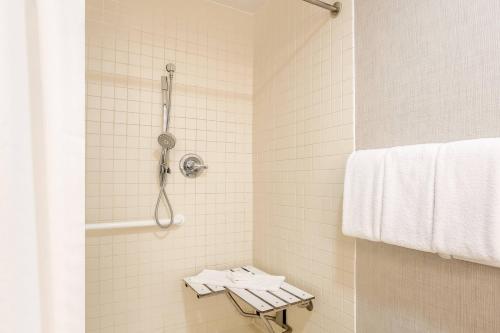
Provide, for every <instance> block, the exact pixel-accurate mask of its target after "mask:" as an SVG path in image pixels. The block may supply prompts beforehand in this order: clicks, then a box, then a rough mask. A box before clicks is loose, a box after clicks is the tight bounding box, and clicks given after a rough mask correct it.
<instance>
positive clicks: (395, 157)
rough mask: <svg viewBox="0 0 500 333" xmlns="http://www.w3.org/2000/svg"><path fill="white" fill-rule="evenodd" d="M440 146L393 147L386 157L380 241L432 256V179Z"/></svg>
mask: <svg viewBox="0 0 500 333" xmlns="http://www.w3.org/2000/svg"><path fill="white" fill-rule="evenodd" d="M441 146H442V145H441V144H424V145H413V146H404V147H394V148H391V149H389V150H388V152H387V154H386V156H385V167H384V168H385V172H384V190H383V195H382V198H383V199H382V221H381V229H380V235H381V236H380V239H381V241H382V242H384V243H388V244H393V245H398V246H403V247H407V248H410V249H415V250H420V251H427V252H432V228H433V222H434V178H435V171H436V157H437V153H438V150H439V147H441Z"/></svg>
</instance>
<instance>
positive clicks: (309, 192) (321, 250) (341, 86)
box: [253, 0, 355, 333]
mask: <svg viewBox="0 0 500 333" xmlns="http://www.w3.org/2000/svg"><path fill="white" fill-rule="evenodd" d="M342 3H343V9H342V12H341V14H340V15H339V16H338V17H337V18H332V17H331V16H330V13H329V12H328V11H326V10H324V9H321V8H318V7H315V6H312V5H311V4H307V3H305V2H302V1H285V0H276V1H269V2H268V3H267V5H266V6H265V7H263V8H262V9H261V10H260V11H259V12H258V13H257V15H256V18H255V49H254V54H255V57H254V58H255V59H254V72H255V81H254V121H253V138H254V139H253V140H254V141H253V164H254V170H253V173H254V218H255V220H254V262H255V264H256V265H258V266H260V267H262V268H263V269H265V270H267V271H270V272H273V273H277V274H283V275H286V276H287V279H289V280H290V281H292V283H294V284H297V285H298V286H300V287H301V288H304V289H305V290H309V291H310V292H311V293H313V294H315V295H317V299H316V301H315V309H314V311H312V312H307V311H304V310H303V309H298V310H294V311H292V312H291V314H290V315H289V320H290V322H291V325H292V326H293V327H294V331H297V332H311V333H322V332H324V333H327V332H333V331H335V332H346V333H347V332H349V333H352V332H354V331H355V290H354V289H355V286H354V266H355V265H354V253H355V249H354V240H353V239H350V238H347V237H344V236H343V235H342V233H341V227H340V226H341V205H342V193H343V175H344V168H345V162H346V159H347V157H348V155H349V154H350V153H351V152H352V150H353V140H354V139H353V112H354V111H353V107H354V106H353V29H352V25H353V14H352V2H351V1H342Z"/></svg>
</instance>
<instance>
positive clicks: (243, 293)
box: [184, 266, 314, 333]
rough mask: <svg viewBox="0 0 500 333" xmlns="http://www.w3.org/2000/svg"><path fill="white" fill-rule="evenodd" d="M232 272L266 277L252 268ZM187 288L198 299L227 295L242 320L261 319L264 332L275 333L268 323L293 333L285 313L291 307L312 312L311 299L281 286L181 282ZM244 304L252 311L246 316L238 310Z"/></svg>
mask: <svg viewBox="0 0 500 333" xmlns="http://www.w3.org/2000/svg"><path fill="white" fill-rule="evenodd" d="M231 271H233V272H238V271H240V272H248V273H250V274H257V275H258V274H267V273H265V272H263V271H261V270H259V269H257V268H255V267H253V266H243V267H238V268H234V269H231ZM184 283H185V285H186V287H190V288H191V289H192V290H193V291H194V292H195V293H196V296H197V297H198V298H203V297H209V296H215V295H219V294H226V295H227V297H228V298H229V300H230V301H231V303H232V304H233V305H234V306H235V308H236V310H238V312H239V313H240V314H241V315H242V316H244V317H250V318H260V319H262V321H263V323H264V325H265V327H266V329H267V331H268V332H269V333H275V331H274V329H273V327H272V325H271V321H272V322H275V323H276V324H277V325H278V326H280V327H282V328H283V329H284V330H285V331H283V333H285V332H292V328H291V327H290V326H288V324H287V321H286V310H287V309H288V308H290V307H292V306H298V307H303V308H306V309H307V310H309V311H312V309H313V303H312V301H313V299H314V296H313V295H311V294H309V293H307V292H305V291H303V290H300V289H299V288H297V287H294V286H292V285H291V284H288V283H286V282H284V283H283V284H282V285H281V289H280V290H278V291H263V290H251V289H239V288H225V287H219V286H212V285H204V284H198V283H192V282H191V278H190V277H187V278H185V279H184ZM238 301H240V302H243V303H244V304H245V305H246V307H248V308H251V309H252V310H253V311H252V312H246V311H245V310H243V308H242V307H241V305H240V303H239V302H238Z"/></svg>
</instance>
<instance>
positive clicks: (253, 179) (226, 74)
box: [86, 0, 354, 333]
mask: <svg viewBox="0 0 500 333" xmlns="http://www.w3.org/2000/svg"><path fill="white" fill-rule="evenodd" d="M284 4H285V1H265V0H263V1H259V0H255V1H231V2H227V1H223V0H221V1H207V0H182V1H181V0H166V1H161V2H158V1H154V0H146V1H137V0H119V1H114V0H113V1H112V0H87V17H86V30H87V37H86V38H87V43H86V49H87V52H86V57H87V58H86V61H87V70H86V82H87V106H86V107H87V110H86V112H87V128H86V131H87V133H86V135H87V153H86V161H87V163H86V164H87V167H86V187H87V190H86V220H87V221H86V229H87V233H86V257H87V258H86V260H87V266H86V309H87V311H86V313H87V314H86V317H87V318H86V322H87V325H86V331H87V333H108V332H145V333H146V332H148V333H150V332H158V333H159V332H168V333H176V332H210V333H212V332H221V333H222V332H226V333H229V332H239V333H248V332H258V331H259V330H260V329H261V328H262V327H260V325H259V324H258V323H254V322H253V320H252V318H246V317H242V316H239V315H238V312H236V311H234V308H233V306H232V304H231V303H230V302H228V299H227V298H224V297H204V298H202V299H200V300H197V299H196V297H193V294H192V293H190V292H189V290H187V288H185V287H184V283H183V278H185V277H187V276H192V275H195V274H196V273H198V272H199V271H200V270H202V269H205V268H210V269H227V268H231V267H243V266H245V265H254V266H256V267H259V268H262V269H263V270H265V271H267V272H270V273H274V274H279V275H286V277H287V281H290V283H292V284H293V285H294V286H297V287H299V288H301V289H302V290H307V291H308V292H310V293H311V294H314V295H316V297H317V299H316V300H315V303H314V311H312V312H311V313H310V314H309V313H308V314H304V313H303V312H308V311H304V310H295V309H290V311H288V315H287V318H282V317H280V318H278V319H276V321H275V322H279V323H281V324H280V325H281V326H282V327H288V326H286V324H285V323H289V324H290V326H292V327H293V328H294V332H315V333H323V332H324V333H327V332H331V331H332V329H333V328H336V327H339V328H340V327H342V329H344V330H345V331H346V332H353V330H354V310H353V309H354V297H353V296H354V282H353V280H354V275H353V262H354V261H353V260H354V243H353V242H352V241H351V240H349V239H347V238H344V237H342V236H340V232H339V230H340V229H339V226H340V219H339V216H338V207H339V206H338V204H339V202H340V198H341V191H342V188H341V186H339V184H338V183H339V179H340V178H339V177H340V174H341V173H342V170H343V166H344V162H345V159H346V158H347V156H348V154H349V153H350V152H351V150H352V131H350V128H351V127H352V117H351V114H352V103H351V102H350V100H352V96H353V90H352V59H351V58H352V54H353V53H352V41H351V39H352V29H351V25H352V17H351V16H352V9H351V7H352V6H351V4H350V1H347V2H345V1H343V2H342V5H340V3H335V4H332V2H321V1H301V0H293V1H286V6H283V5H284ZM228 5H229V6H228ZM248 6H250V7H248ZM320 133H321V134H320ZM207 165H209V167H208V166H207ZM266 297H267V296H266ZM269 297H270V296H269ZM235 299H236V301H238V302H239V301H240V300H238V299H237V298H235ZM338 302H341V304H342V306H340V307H334V308H333V309H332V306H331V305H332V304H337V303H338ZM309 303H310V302H309ZM309 303H308V302H303V304H302V303H301V304H302V305H304V306H309ZM311 309H312V307H311ZM243 311H244V312H245V311H247V310H246V309H243ZM299 311H300V312H299ZM332 316H333V317H332ZM332 318H333V319H332ZM257 319H258V318H257ZM267 325H271V324H269V323H267ZM273 325H274V323H272V325H271V328H269V327H267V329H268V330H269V329H274V330H275V331H276V332H280V330H279V327H278V326H276V327H273Z"/></svg>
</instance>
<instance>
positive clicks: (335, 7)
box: [303, 0, 342, 17]
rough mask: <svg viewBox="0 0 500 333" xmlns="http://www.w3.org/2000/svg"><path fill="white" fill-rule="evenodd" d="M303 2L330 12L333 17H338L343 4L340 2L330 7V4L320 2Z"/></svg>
mask: <svg viewBox="0 0 500 333" xmlns="http://www.w3.org/2000/svg"><path fill="white" fill-rule="evenodd" d="M303 1H305V2H309V3H310V4H313V5H315V6H318V7H321V8H324V9H327V10H329V11H330V12H331V13H332V16H333V17H335V16H337V15H338V14H339V13H340V10H341V9H342V3H340V2H334V3H333V4H331V5H330V4H329V3H326V2H323V1H320V0H303Z"/></svg>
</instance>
